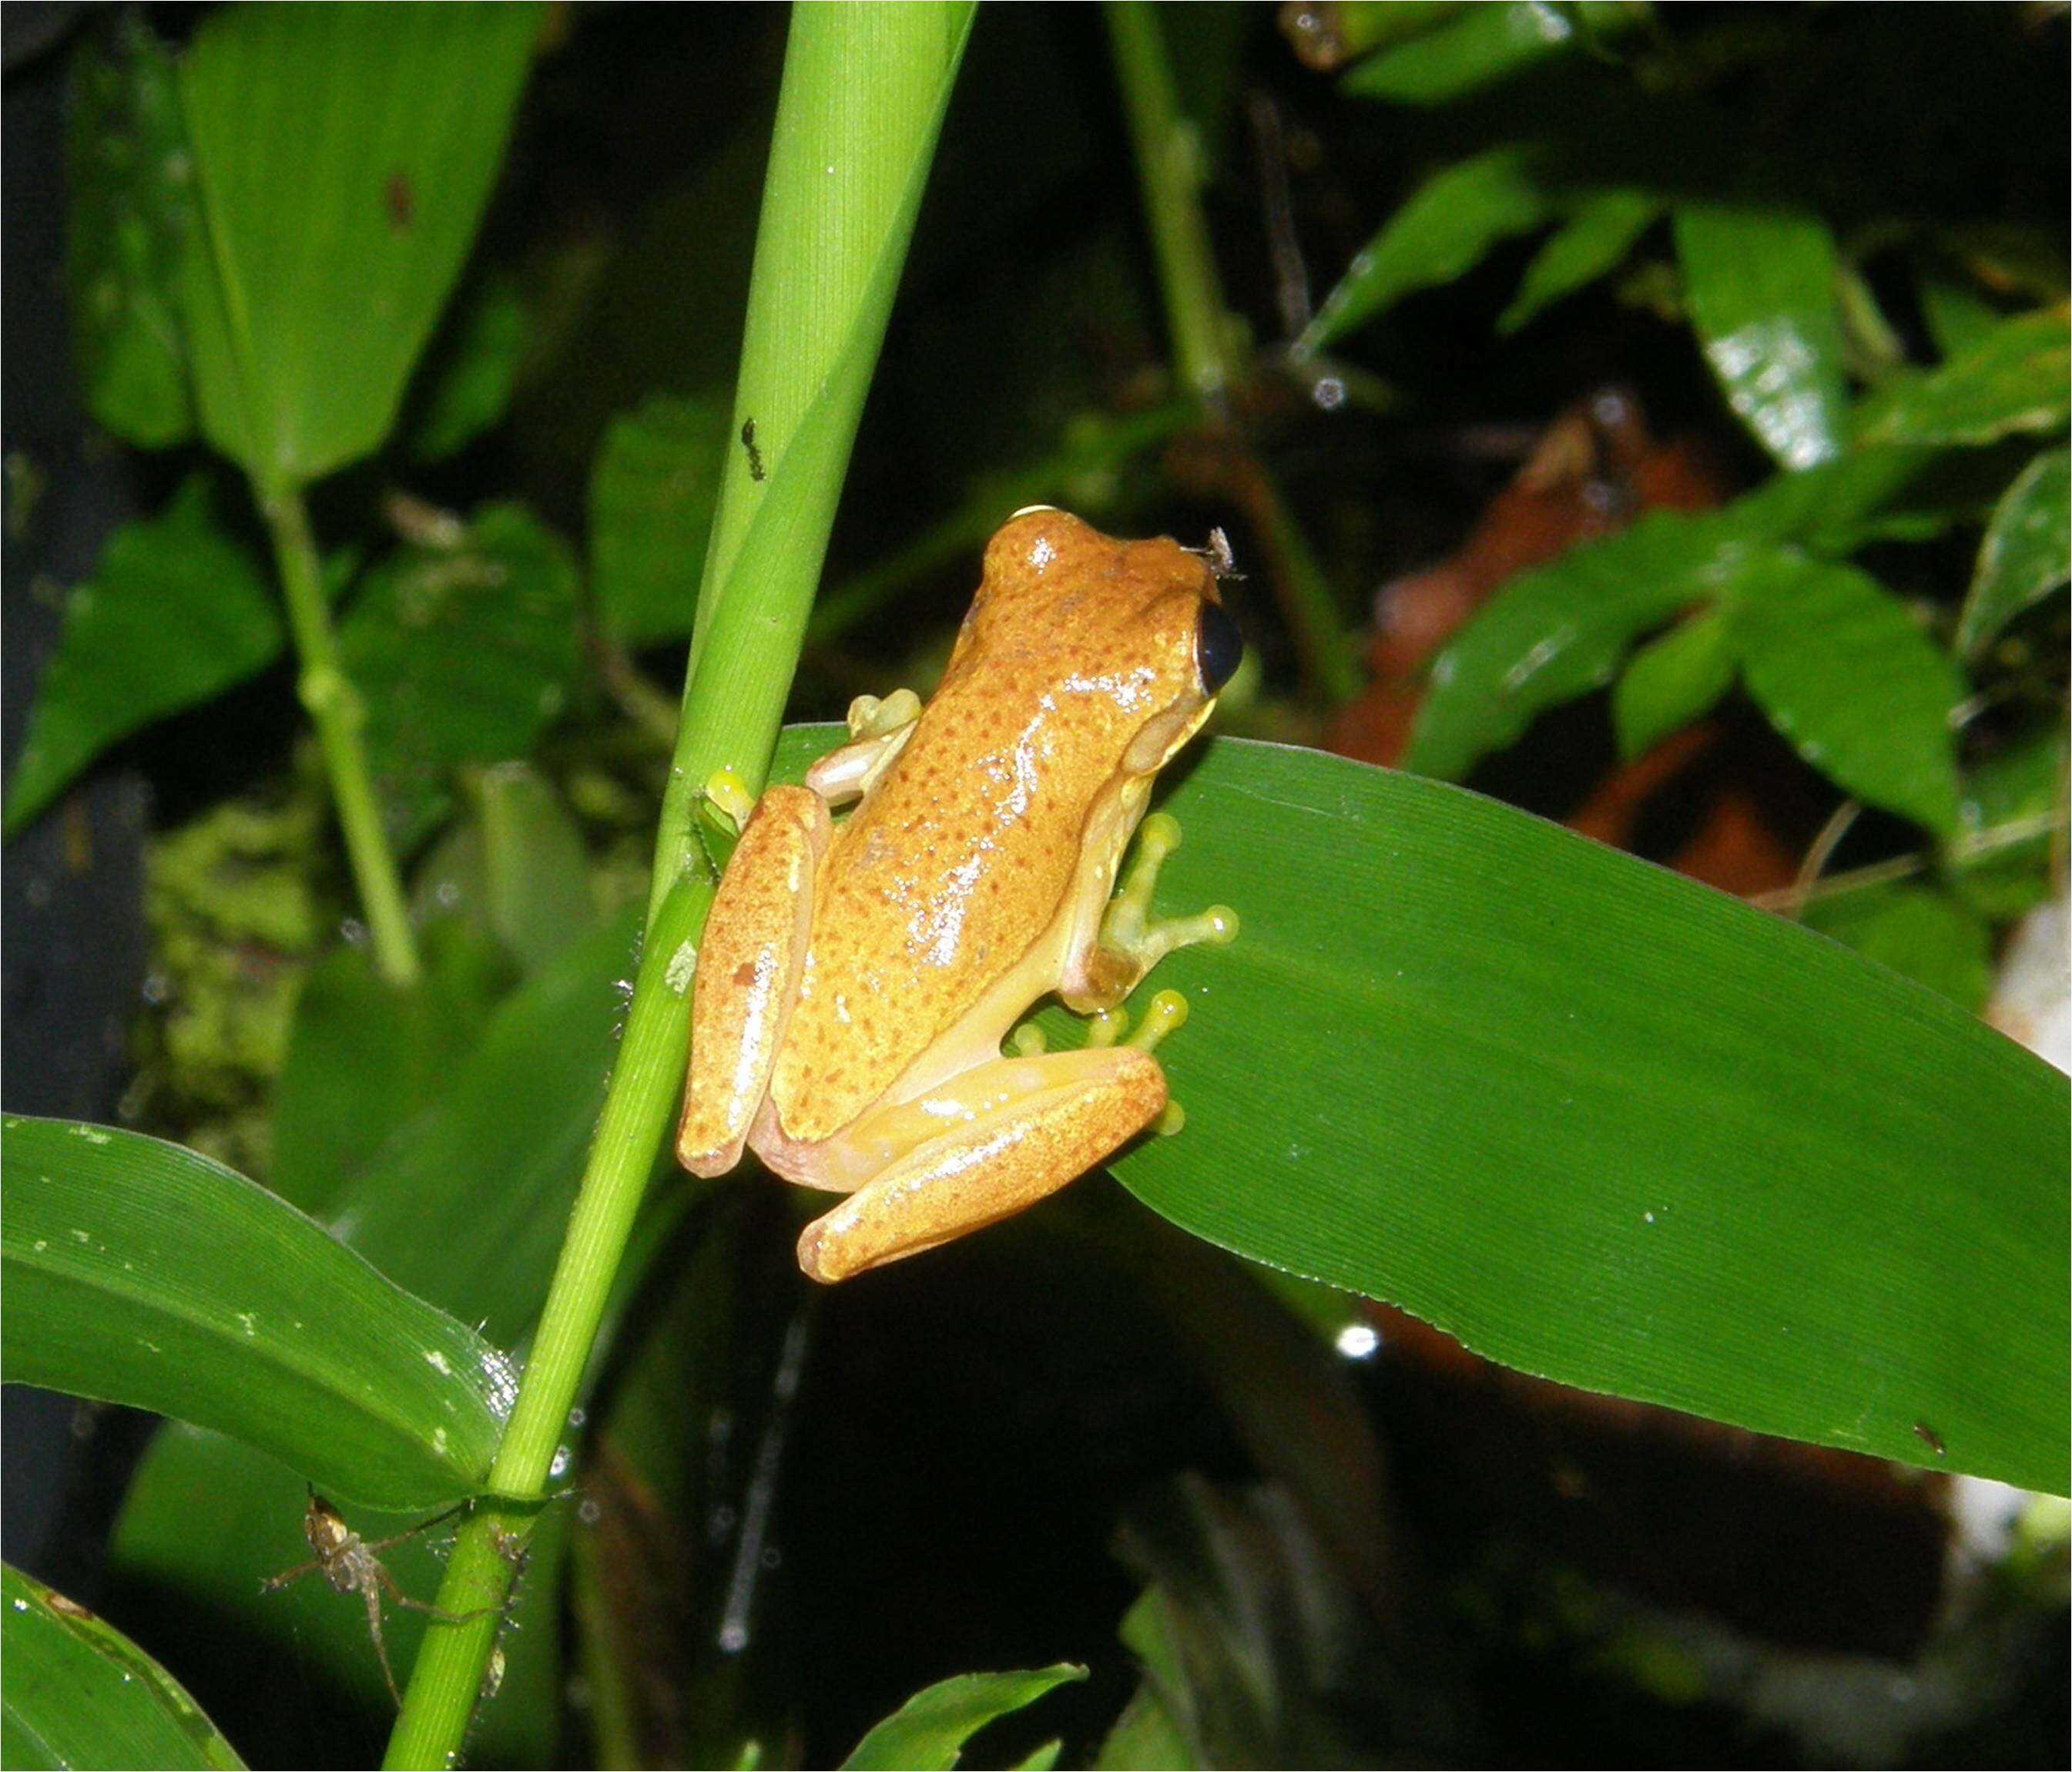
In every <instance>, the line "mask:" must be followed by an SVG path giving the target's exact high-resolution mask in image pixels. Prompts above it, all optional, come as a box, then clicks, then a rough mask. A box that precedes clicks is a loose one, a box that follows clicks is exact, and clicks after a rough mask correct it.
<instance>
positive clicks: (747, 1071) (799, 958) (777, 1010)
mask: <svg viewBox="0 0 2072 1772" xmlns="http://www.w3.org/2000/svg"><path fill="white" fill-rule="evenodd" d="M831 829H832V824H831V821H830V820H829V819H828V808H827V803H826V802H825V801H824V800H822V799H821V798H820V796H819V795H817V794H816V793H813V792H811V791H808V789H806V788H804V787H773V788H771V790H770V791H769V792H767V794H765V795H764V796H763V798H762V799H761V800H759V801H758V802H757V803H756V808H755V816H754V817H753V818H751V819H750V820H749V821H748V824H747V827H746V828H745V829H744V830H743V831H742V833H741V841H740V843H739V844H738V845H737V846H736V848H735V849H734V856H733V859H732V860H731V861H729V862H728V863H727V869H726V876H725V878H722V880H721V882H720V886H719V892H718V894H717V896H716V897H715V898H713V907H712V915H710V916H709V917H708V918H707V919H706V920H705V945H704V946H703V947H702V948H701V949H700V950H699V951H698V968H697V983H696V985H695V987H694V988H693V993H692V997H691V1062H690V1074H689V1080H688V1081H687V1083H685V1088H684V1118H683V1124H681V1126H680V1127H679V1128H678V1129H677V1133H676V1157H677V1160H678V1161H680V1162H681V1163H682V1164H683V1166H684V1167H685V1168H686V1169H688V1170H690V1171H691V1173H692V1174H694V1175H719V1174H725V1173H726V1171H727V1170H730V1169H731V1168H733V1167H734V1165H735V1164H736V1163H737V1162H738V1161H740V1160H741V1146H742V1140H743V1139H744V1138H746V1136H747V1133H748V1128H749V1124H750V1121H751V1120H754V1117H755V1110H756V1109H757V1108H759V1107H761V1106H762V1104H763V1095H764V1093H765V1092H767V1090H768V1088H769V1087H770V1072H771V1068H772V1067H773V1066H774V1065H775V1063H776V1060H777V1048H778V1046H779V1045H780V1044H781V1043H782V1042H783V1038H784V1028H785V1025H786V1023H787V1022H789V1021H790V1019H791V1005H792V1004H793V1002H794V1001H796V999H797V997H798V992H799V968H800V965H801V964H803V963H804V960H805V956H806V939H807V935H808V931H809V930H810V928H811V927H812V915H813V883H814V878H815V875H816V873H817V871H818V870H819V867H820V857H822V856H823V855H824V854H825V853H826V852H827V847H828V835H829V833H830V830H831Z"/></svg>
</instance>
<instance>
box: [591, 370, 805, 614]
mask: <svg viewBox="0 0 2072 1772" xmlns="http://www.w3.org/2000/svg"><path fill="white" fill-rule="evenodd" d="M731 432H732V426H730V422H729V420H728V417H727V408H726V405H725V403H724V402H723V401H720V400H717V399H704V400H676V399H672V398H668V397H664V396H662V395H656V396H655V397H652V398H651V399H649V400H648V401H647V402H646V403H645V404H644V405H642V406H641V407H640V408H639V410H638V411H635V412H631V413H626V414H624V415H623V416H622V417H618V418H615V419H614V420H613V421H612V422H611V429H610V430H608V431H606V433H605V438H604V446H603V447H602V449H601V450H598V458H597V466H596V468H595V470H594V471H593V472H592V474H591V475H590V594H591V596H592V598H594V602H595V606H596V609H597V619H598V626H599V627H602V629H603V630H604V631H605V632H606V633H607V634H609V635H611V636H612V638H613V639H617V640H619V641H622V642H623V643H625V644H627V645H628V646H647V645H652V643H655V642H656V641H657V640H669V639H681V638H683V637H684V636H685V635H687V634H689V632H690V631H691V618H692V615H693V613H694V612H695V611H696V609H697V594H698V574H699V573H700V571H701V569H702V568H703V567H704V565H705V543H706V541H708V540H709V537H710V536H711V532H712V519H713V501H714V500H716V499H717V497H718V495H719V480H720V472H721V469H722V467H723V466H724V463H725V458H726V450H727V449H728V447H729V446H730V445H731V446H733V447H734V448H737V449H740V450H743V451H744V453H745V452H746V448H747V446H746V444H745V443H743V442H742V441H741V440H740V438H738V437H736V436H734V435H732V434H731ZM756 454H757V456H758V458H760V456H761V454H762V448H761V445H760V444H758V445H757V449H756ZM764 471H765V472H767V471H768V470H767V467H765V470H764Z"/></svg>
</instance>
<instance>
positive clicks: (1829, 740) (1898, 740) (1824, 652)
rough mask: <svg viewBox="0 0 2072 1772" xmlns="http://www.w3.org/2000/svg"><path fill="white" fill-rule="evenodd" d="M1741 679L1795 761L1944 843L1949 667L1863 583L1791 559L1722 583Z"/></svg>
mask: <svg viewBox="0 0 2072 1772" xmlns="http://www.w3.org/2000/svg"><path fill="white" fill-rule="evenodd" d="M1726 596H1727V609H1728V623H1729V628H1730V631H1731V633H1732V638H1733V648H1734V650H1735V652H1737V654H1738V655H1739V656H1740V659H1741V676H1742V680H1743V681H1744V682H1745V684H1746V685H1747V686H1748V692H1749V695H1750V696H1751V697H1753V698H1754V700H1755V701H1756V702H1757V705H1760V706H1761V707H1762V710H1763V712H1764V713H1766V715H1767V716H1768V717H1769V718H1770V723H1771V724H1772V725H1773V726H1775V727H1776V728H1777V730H1778V731H1779V732H1781V733H1782V734H1784V736H1785V737H1786V738H1788V739H1789V740H1790V742H1791V743H1792V745H1793V746H1794V747H1795V748H1796V749H1797V750H1798V752H1799V755H1801V756H1802V757H1803V758H1804V759H1806V760H1807V762H1808V763H1811V765H1812V766H1813V767H1815V769H1817V770H1819V771H1820V772H1821V773H1822V774H1823V775H1826V776H1827V777H1828V778H1829V779H1831V780H1832V781H1834V782H1836V783H1839V784H1840V786H1841V787H1844V788H1845V789H1847V790H1848V791H1849V792H1850V793H1852V794H1854V795H1856V796H1857V797H1858V798H1859V799H1861V800H1868V801H1869V802H1870V803H1871V804H1873V805H1874V806H1882V807H1885V808H1888V809H1889V810H1890V811H1892V812H1899V813H1901V814H1903V815H1905V816H1906V817H1908V818H1910V819H1913V820H1914V821H1915V822H1916V823H1917V824H1925V825H1926V826H1927V827H1928V828H1930V830H1932V831H1937V832H1940V833H1945V834H1947V833H1949V832H1950V831H1951V830H1952V829H1954V828H1955V825H1956V822H1957V760H1956V742H1955V734H1953V733H1952V731H1951V726H1950V717H1951V713H1953V712H1954V710H1955V708H1956V705H1957V703H1958V701H1959V699H1960V698H1961V697H1963V692H1964V685H1963V677H1962V676H1960V675H1959V673H1958V671H1957V668H1956V667H1955V665H1953V664H1951V662H1950V660H1949V659H1948V658H1947V656H1945V655H1944V654H1943V652H1942V651H1941V650H1940V648H1938V647H1937V646H1936V645H1935V644H1934V642H1933V641H1932V640H1930V639H1929V638H1928V636H1927V635H1926V634H1924V633H1923V632H1922V631H1921V629H1920V628H1919V627H1918V626H1917V625H1916V624H1915V623H1914V619H1913V618H1912V617H1911V616H1910V615H1909V614H1908V613H1907V611H1906V607H1905V605H1904V604H1903V603H1901V602H1900V601H1899V600H1898V599H1897V598H1896V597H1894V596H1893V594H1892V593H1891V592H1890V591H1889V590H1886V589H1885V587H1884V586H1882V585H1881V584H1880V583H1878V582H1877V580H1876V579H1875V578H1872V577H1871V576H1870V575H1869V574H1868V573H1865V572H1863V571H1860V570H1859V569H1857V568H1856V567H1854V566H1849V565H1841V564H1840V563H1838V562H1836V561H1815V560H1808V559H1807V558H1805V557H1803V556H1799V555H1794V554H1790V553H1773V554H1767V555H1759V556H1756V557H1752V558H1750V559H1749V560H1747V561H1745V562H1743V563H1742V564H1741V565H1738V566H1737V568H1735V569H1734V570H1733V572H1732V573H1731V574H1730V575H1729V578H1728V581H1727V584H1726Z"/></svg>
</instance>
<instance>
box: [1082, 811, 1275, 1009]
mask: <svg viewBox="0 0 2072 1772" xmlns="http://www.w3.org/2000/svg"><path fill="white" fill-rule="evenodd" d="M1179 846H1180V824H1179V820H1177V819H1175V818H1174V817H1172V816H1170V814H1168V813H1165V812H1153V814H1152V815H1151V816H1149V818H1147V819H1145V821H1144V823H1143V824H1142V825H1141V826H1140V827H1139V828H1138V830H1137V859H1136V861H1135V862H1134V863H1133V864H1132V865H1131V867H1130V870H1129V875H1128V879H1127V880H1125V881H1124V884H1123V888H1122V890H1121V891H1120V892H1119V893H1117V894H1116V896H1115V898H1113V900H1112V901H1111V902H1109V903H1108V906H1107V907H1105V909H1104V911H1102V914H1101V919H1100V934H1099V935H1097V936H1096V939H1095V940H1094V941H1093V943H1092V944H1091V946H1090V947H1088V948H1087V949H1086V950H1085V951H1084V952H1080V953H1077V954H1074V955H1071V956H1068V957H1067V965H1066V970H1065V976H1064V978H1063V981H1062V982H1061V984H1060V985H1059V992H1058V994H1059V996H1060V997H1063V999H1064V1001H1065V1006H1066V1007H1067V1008H1068V1009H1075V1010H1078V1011H1079V1012H1081V1013H1083V1012H1085V1011H1086V1010H1088V1009H1109V1008H1112V1007H1113V1006H1114V1005H1116V1004H1117V1003H1120V1001H1122V1000H1123V999H1124V997H1127V996H1128V995H1129V993H1131V992H1132V991H1133V990H1135V989H1137V985H1138V983H1139V982H1140V981H1141V980H1142V979H1143V977H1144V975H1145V973H1146V972H1149V971H1150V970H1151V968H1153V966H1155V965H1157V964H1158V962H1159V961H1160V960H1163V959H1164V958H1165V956H1166V955H1168V954H1170V953H1171V952H1173V950H1174V948H1192V947H1194V946H1196V945H1197V944H1200V943H1203V942H1207V943H1211V944H1215V946H1218V947H1221V946H1223V944H1226V943H1228V942H1232V941H1235V940H1236V939H1237V913H1236V912H1235V911H1233V910H1231V908H1230V907H1229V906H1228V905H1222V904H1212V905H1211V906H1210V907H1208V909H1207V910H1206V911H1202V912H1200V913H1199V914H1198V915H1194V916H1191V917H1172V918H1168V919H1165V921H1163V922H1161V921H1158V920H1157V919H1154V918H1153V916H1152V915H1151V894H1152V893H1153V890H1155V889H1156V887H1157V884H1158V874H1159V870H1161V869H1162V868H1163V867H1164V866H1165V858H1166V857H1168V856H1169V855H1170V854H1171V853H1173V852H1174V850H1175V849H1178V848H1179Z"/></svg>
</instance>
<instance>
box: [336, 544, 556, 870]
mask: <svg viewBox="0 0 2072 1772" xmlns="http://www.w3.org/2000/svg"><path fill="white" fill-rule="evenodd" d="M577 589H578V586H577V575H576V569H575V565H574V561H572V560H570V559H569V553H568V550H567V549H566V548H565V547H564V546H563V545H561V541H560V540H559V539H558V538H557V537H555V536H554V535H553V534H552V533H551V532H549V531H548V530H547V529H545V528H542V527H541V524H539V523H538V521H537V520H535V519H534V518H533V517H532V516H531V515H530V514H529V513H528V512H526V511H525V510H524V508H522V507H521V506H519V505H515V504H493V505H490V506H487V507H486V508H483V510H482V511H480V512H477V513H476V515H475V519H474V520H473V521H472V522H471V523H470V524H468V526H467V530H466V532H465V533H464V534H463V535H462V536H461V537H459V538H458V540H457V541H454V544H453V545H451V546H445V547H438V546H418V547H406V548H403V549H398V550H397V552H396V553H393V554H392V555H390V556H389V557H388V558H387V559H385V560H383V561H380V563H379V564H378V565H376V566H375V568H374V569H373V570H372V572H370V573H369V574H368V578H367V582H366V583H365V585H364V586H363V587H362V588H361V590H360V594H359V597H358V598H357V599H356V601H355V602H354V603H353V606H352V611H351V612H350V613H349V614H348V615H347V616H346V618H345V619H344V621H343V622H342V623H340V624H339V636H338V639H339V656H340V658H341V660H342V661H343V664H344V666H345V670H346V674H347V676H349V677H350V678H351V679H352V682H353V684H354V686H355V687H356V689H358V691H359V693H360V697H361V698H362V699H363V700H364V702H365V703H366V707H367V750H368V759H369V761H370V762H371V763H372V766H373V770H374V776H375V781H376V785H377V787H379V788H380V791H381V796H382V799H383V801H384V812H385V814H386V816H387V819H388V822H389V828H390V832H391V834H392V836H393V838H394V840H395V841H396V842H397V845H398V846H399V847H405V848H407V847H409V845H411V844H412V843H413V842H415V841H417V840H418V839H420V838H421V837H423V836H424V835H425V834H426V832H427V831H428V830H429V829H430V828H432V827H433V826H434V825H435V824H438V822H439V821H440V820H442V818H444V817H445V816H446V815H447V814H448V812H450V810H451V808H452V804H453V791H454V790H453V776H454V771H457V770H458V769H460V768H462V767H464V766H465V765H467V764H470V763H502V762H504V761H505V760H506V759H510V758H516V757H523V756H524V755H526V754H528V752H529V751H530V750H531V749H532V745H533V743H534V742H535V741H536V740H537V738H538V737H539V735H540V734H541V733H542V732H544V731H545V730H546V729H547V728H548V726H550V725H552V724H553V722H554V720H555V719H556V718H557V717H558V716H559V715H560V713H561V710H562V709H563V708H564V707H565V706H566V705H567V703H568V699H569V694H570V693H571V691H572V690H573V689H574V685H575V682H576V680H577V677H578V675H579V673H580V672H581V669H582V650H581V648H580V646H579V644H578V635H577V625H576V624H577V607H576V606H577Z"/></svg>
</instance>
